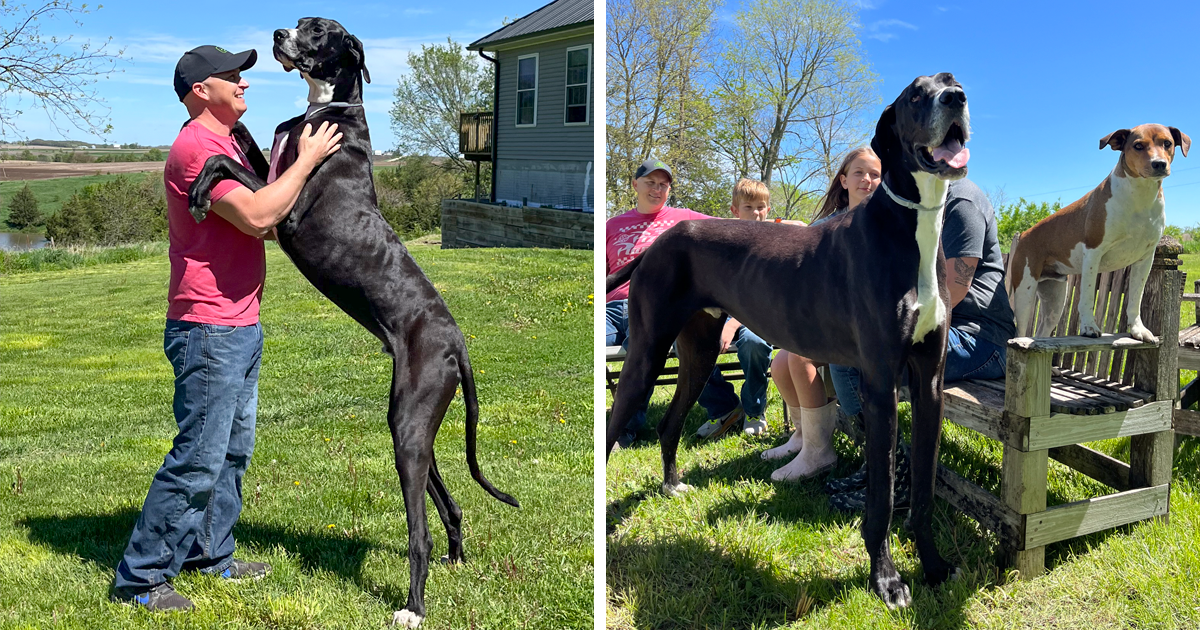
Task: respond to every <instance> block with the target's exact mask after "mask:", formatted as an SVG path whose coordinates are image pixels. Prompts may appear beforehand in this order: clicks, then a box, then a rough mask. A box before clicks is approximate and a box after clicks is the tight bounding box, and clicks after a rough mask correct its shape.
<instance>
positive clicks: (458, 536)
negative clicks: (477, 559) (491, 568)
mask: <svg viewBox="0 0 1200 630" xmlns="http://www.w3.org/2000/svg"><path fill="white" fill-rule="evenodd" d="M429 496H430V498H432V499H433V505H434V506H435V507H437V511H438V516H439V517H441V519H442V525H444V526H445V527H446V537H447V538H448V539H449V541H450V550H449V551H448V552H447V553H446V555H445V556H443V557H442V561H443V562H449V563H457V562H463V561H465V560H466V559H467V558H466V555H465V554H464V553H463V544H462V541H463V538H462V509H460V508H459V507H458V504H457V503H455V502H454V497H452V496H450V491H449V490H448V489H447V488H446V483H445V482H444V481H442V475H441V473H439V472H438V467H437V455H436V454H434V455H431V456H430V458H429Z"/></svg>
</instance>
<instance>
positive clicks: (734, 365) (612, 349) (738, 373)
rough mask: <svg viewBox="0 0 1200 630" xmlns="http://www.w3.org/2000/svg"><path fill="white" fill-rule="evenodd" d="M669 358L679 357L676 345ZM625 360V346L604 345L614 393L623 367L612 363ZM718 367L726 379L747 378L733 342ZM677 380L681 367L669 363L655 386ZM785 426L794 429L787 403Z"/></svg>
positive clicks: (607, 384) (607, 382)
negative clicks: (729, 357)
mask: <svg viewBox="0 0 1200 630" xmlns="http://www.w3.org/2000/svg"><path fill="white" fill-rule="evenodd" d="M725 356H733V357H734V360H733V361H722V360H721V357H725ZM667 358H668V359H676V358H678V357H677V356H676V354H675V348H674V347H672V348H671V352H670V354H668V355H667ZM624 362H625V349H624V348H622V347H621V346H605V347H604V382H605V387H607V388H608V390H609V391H611V392H612V393H613V394H614V395H615V394H616V393H617V381H618V380H620V375H621V369H620V368H619V367H618V368H617V369H616V370H614V369H613V368H612V366H611V365H610V364H612V363H624ZM717 369H718V370H720V371H721V377H722V378H724V379H725V380H726V381H738V380H744V379H745V378H746V374H745V373H744V372H743V371H742V366H741V364H740V363H738V361H737V348H735V347H734V346H733V345H732V344H730V346H729V348H728V349H726V350H725V352H722V353H721V356H719V357H717ZM770 377H771V371H770V370H767V378H768V381H767V385H768V386H769V385H770V383H771V381H770V380H769V379H770ZM677 382H679V367H678V366H675V365H668V366H665V367H664V368H663V371H662V374H659V376H658V380H656V381H654V386H655V387H658V386H660V385H674V384H675V383H677ZM783 428H784V430H785V431H786V432H791V430H792V423H791V420H790V419H789V418H788V412H787V405H783Z"/></svg>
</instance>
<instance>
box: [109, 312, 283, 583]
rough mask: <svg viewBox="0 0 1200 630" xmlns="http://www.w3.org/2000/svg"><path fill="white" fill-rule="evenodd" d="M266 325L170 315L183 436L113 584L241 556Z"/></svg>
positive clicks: (169, 350) (167, 346) (216, 569)
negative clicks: (237, 550) (241, 518)
mask: <svg viewBox="0 0 1200 630" xmlns="http://www.w3.org/2000/svg"><path fill="white" fill-rule="evenodd" d="M262 343H263V335H262V326H261V325H260V324H254V325H253V326H220V325H215V324H197V323H193V322H183V321H176V320H167V326H166V331H165V333H164V339H163V348H164V350H165V351H166V354H167V359H169V360H170V361H171V367H173V368H174V370H175V401H174V405H173V407H174V411H175V422H176V423H177V424H178V425H179V435H177V436H176V437H175V443H174V445H173V446H172V448H171V452H169V453H167V457H166V459H165V460H164V461H163V465H162V468H159V470H158V472H157V473H155V475H154V480H153V481H152V482H151V483H150V490H149V492H148V493H147V494H146V502H145V503H144V504H143V506H142V513H141V515H140V516H138V520H137V524H136V525H134V528H133V534H132V535H131V536H130V538H129V545H128V546H127V547H126V548H125V556H124V558H122V559H121V564H120V565H118V566H117V576H116V580H115V582H114V586H115V587H117V588H144V587H149V586H154V585H156V584H159V583H162V582H164V581H166V580H167V579H168V578H171V577H174V576H176V575H178V574H179V572H180V571H181V570H183V569H198V570H200V571H202V572H205V573H220V572H222V571H224V570H225V569H226V568H227V567H228V566H229V565H230V563H231V562H232V561H233V547H234V543H233V524H234V523H236V522H237V520H238V515H239V514H240V513H241V511H242V475H243V474H245V472H246V467H247V466H248V465H249V464H250V454H251V452H252V451H253V450H254V418H255V409H256V408H257V406H258V369H259V365H260V364H261V362H262Z"/></svg>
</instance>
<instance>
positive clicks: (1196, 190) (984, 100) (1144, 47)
mask: <svg viewBox="0 0 1200 630" xmlns="http://www.w3.org/2000/svg"><path fill="white" fill-rule="evenodd" d="M732 6H734V5H732V4H731V5H729V7H727V8H732ZM1197 7H1198V3H1195V2H1180V1H1175V0H1172V1H1167V2H1156V3H1151V4H1143V3H1140V2H1129V1H1125V2H1057V1H1053V0H1050V1H1042V2H1025V1H1018V2H971V3H959V4H954V3H931V2H905V1H901V0H861V2H860V14H859V18H860V21H861V22H862V25H863V29H862V34H861V37H862V43H863V47H864V49H865V50H866V52H867V55H868V57H869V59H870V61H871V64H872V66H873V67H874V70H875V72H876V73H877V74H878V75H879V77H880V79H881V83H880V86H879V93H880V95H881V96H882V98H883V99H884V101H885V102H891V101H892V100H893V99H894V98H895V97H896V95H897V94H899V93H900V90H901V89H903V87H904V86H905V85H907V84H908V83H909V82H911V81H912V79H913V78H914V77H916V76H917V75H921V74H933V73H936V72H953V73H954V75H955V77H956V78H957V79H958V80H959V82H961V83H962V84H963V86H964V88H965V90H966V93H967V98H968V102H969V104H970V110H971V127H972V137H971V141H970V142H969V143H968V146H969V147H970V148H971V162H970V166H969V175H968V177H970V178H971V179H972V180H973V181H975V182H976V183H977V184H979V185H980V186H982V187H984V188H986V189H994V188H996V187H998V186H1003V187H1004V190H1005V193H1006V195H1007V196H1008V198H1009V199H1010V200H1015V199H1016V198H1017V197H1021V196H1023V197H1025V198H1026V199H1029V200H1034V201H1054V200H1056V199H1059V198H1061V200H1062V202H1063V204H1064V205H1065V204H1067V203H1069V202H1071V201H1074V200H1075V199H1078V198H1079V197H1081V196H1082V195H1083V194H1084V193H1085V192H1087V191H1088V190H1089V189H1091V188H1092V187H1094V186H1096V185H1097V184H1099V183H1100V182H1101V181H1102V180H1103V178H1104V177H1105V176H1106V175H1107V174H1108V173H1109V172H1110V171H1111V170H1112V168H1113V166H1114V165H1115V164H1116V161H1117V153H1115V152H1113V151H1111V150H1109V149H1107V148H1105V149H1104V150H1103V151H1100V150H1098V149H1097V147H1098V146H1099V144H1100V138H1102V137H1104V136H1105V135H1107V134H1108V133H1110V132H1112V131H1115V130H1117V129H1121V128H1128V127H1133V126H1135V125H1139V124H1142V123H1160V124H1164V125H1168V126H1173V127H1178V128H1179V129H1180V130H1181V131H1183V132H1184V133H1186V134H1188V135H1189V136H1191V137H1192V139H1193V141H1194V142H1196V143H1197V144H1196V145H1194V146H1193V152H1192V154H1191V157H1186V158H1185V157H1183V156H1182V155H1181V154H1180V153H1179V152H1178V151H1177V152H1176V154H1175V162H1174V164H1173V165H1172V175H1171V176H1170V177H1168V178H1167V179H1166V180H1164V182H1163V189H1164V194H1165V196H1166V207H1167V222H1168V223H1171V224H1175V225H1179V226H1183V227H1188V226H1192V225H1195V224H1197V223H1200V76H1198V75H1200V71H1198V70H1197V64H1196V59H1197V55H1198V54H1200V53H1198V52H1197V49H1196V45H1195V33H1196V28H1197V26H1200V8H1197ZM880 110H882V105H881V106H880Z"/></svg>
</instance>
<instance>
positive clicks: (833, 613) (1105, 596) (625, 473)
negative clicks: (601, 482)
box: [606, 256, 1200, 630]
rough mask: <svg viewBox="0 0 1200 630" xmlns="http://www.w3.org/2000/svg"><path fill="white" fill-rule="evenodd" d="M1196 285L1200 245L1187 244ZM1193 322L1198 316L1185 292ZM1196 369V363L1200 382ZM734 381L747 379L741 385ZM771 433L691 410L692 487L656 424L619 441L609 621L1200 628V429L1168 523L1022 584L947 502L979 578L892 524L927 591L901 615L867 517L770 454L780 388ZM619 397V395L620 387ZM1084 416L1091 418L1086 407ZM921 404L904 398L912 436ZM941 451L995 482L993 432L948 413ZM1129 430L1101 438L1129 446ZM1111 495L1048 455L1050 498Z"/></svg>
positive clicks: (1126, 533) (845, 468)
mask: <svg viewBox="0 0 1200 630" xmlns="http://www.w3.org/2000/svg"><path fill="white" fill-rule="evenodd" d="M1184 270H1185V271H1188V272H1189V274H1188V275H1189V280H1188V282H1187V287H1188V289H1187V290H1188V291H1191V280H1193V279H1196V278H1200V256H1184ZM1181 317H1182V321H1183V325H1185V326H1186V325H1187V324H1189V323H1191V322H1194V321H1195V315H1194V312H1193V311H1192V307H1191V305H1189V304H1185V305H1184V308H1183V310H1182V313H1181ZM1193 377H1194V373H1186V372H1185V373H1184V374H1182V375H1181V380H1183V381H1184V382H1187V381H1190V380H1191V378H1193ZM736 386H737V387H738V388H739V389H740V386H741V383H740V382H738V383H737V384H736ZM673 393H674V388H673V387H659V388H657V389H656V390H655V395H654V398H653V399H652V401H651V406H650V413H649V424H650V426H654V425H655V424H656V423H657V421H658V419H659V418H661V417H662V415H663V414H664V413H665V412H666V407H667V404H668V402H669V401H670V396H671V395H672V394H673ZM769 395H770V396H771V398H770V403H769V406H768V409H767V416H768V419H769V421H770V422H771V430H770V431H769V432H768V433H766V434H765V435H762V436H759V437H756V438H749V437H746V436H744V435H741V434H737V435H735V436H733V437H730V438H726V439H724V440H721V441H718V442H716V443H708V442H702V441H698V440H696V439H695V438H694V437H693V434H694V433H695V431H696V429H697V428H698V427H699V426H700V424H701V423H703V422H704V411H703V409H701V408H700V407H699V406H698V405H697V406H696V407H693V409H692V410H691V413H690V414H689V416H688V419H687V423H686V426H685V437H684V439H683V441H682V443H681V445H680V451H679V467H680V470H681V472H682V478H683V481H684V482H685V483H688V484H691V485H693V486H695V487H696V489H695V490H694V491H692V492H689V493H687V494H685V495H682V496H681V497H678V498H673V499H672V498H667V497H666V496H664V495H663V494H662V493H661V492H660V490H659V484H660V483H661V482H662V465H661V455H660V451H659V448H658V442H657V439H655V437H654V436H655V434H654V433H653V432H650V431H648V432H645V433H643V436H645V437H646V438H647V439H646V441H641V442H638V443H637V444H635V446H634V447H633V448H629V449H623V450H620V451H617V452H615V453H613V455H612V457H611V458H610V459H609V461H608V472H607V483H606V485H607V499H606V500H607V510H606V522H607V565H608V566H607V593H606V600H607V627H608V628H610V629H620V630H626V629H632V628H638V629H646V628H754V629H766V628H820V629H822V630H826V629H844V628H861V629H864V630H865V629H870V630H875V629H878V628H921V629H928V628H945V629H954V628H1039V629H1040V628H1064V629H1067V628H1071V629H1077V628H1088V629H1093V630H1094V629H1099V628H1163V629H1168V628H1170V629H1174V628H1180V629H1182V628H1189V629H1192V628H1196V627H1200V588H1197V584H1198V583H1200V535H1198V534H1197V532H1198V531H1200V530H1198V528H1200V497H1197V490H1198V489H1200V469H1198V466H1200V457H1198V455H1197V451H1198V450H1200V449H1198V446H1200V441H1198V440H1196V439H1193V438H1187V439H1185V440H1183V443H1182V445H1181V448H1180V450H1179V451H1177V455H1176V460H1175V475H1174V482H1175V483H1174V485H1173V486H1172V488H1171V515H1170V523H1169V524H1163V523H1159V522H1144V523H1140V524H1135V525H1131V526H1125V527H1120V528H1116V529H1113V530H1108V531H1104V532H1099V533H1096V534H1092V535H1089V536H1084V537H1082V538H1077V539H1074V540H1071V541H1068V542H1063V543H1057V544H1052V545H1049V546H1048V547H1047V552H1046V562H1047V566H1048V569H1049V572H1048V573H1047V574H1046V575H1043V576H1041V577H1039V578H1037V579H1035V580H1033V581H1020V580H1017V579H1015V576H1014V575H1012V574H1010V573H1006V572H1003V571H1001V570H1000V569H998V568H997V565H996V564H995V558H994V552H995V550H996V537H995V536H994V535H993V534H991V533H990V532H988V531H987V530H984V529H983V528H981V527H980V526H979V525H978V524H977V523H976V522H975V521H973V520H971V519H969V518H967V517H965V516H963V515H961V514H960V513H958V512H957V511H956V510H954V509H953V508H951V507H949V505H948V504H946V503H945V502H944V501H941V500H938V501H937V507H936V509H935V513H934V520H933V526H934V533H935V536H936V539H937V544H938V548H939V550H940V551H941V553H942V554H943V555H944V556H945V557H946V558H947V559H948V560H950V561H952V562H954V563H955V564H956V565H957V566H959V567H961V568H963V569H965V571H966V579H965V580H962V581H960V582H956V583H949V584H947V585H944V586H942V587H939V588H929V587H927V586H925V584H924V582H923V580H922V577H921V575H922V574H921V572H920V563H919V561H918V559H917V557H916V550H915V547H914V544H913V541H912V538H911V536H910V535H909V534H908V533H907V532H906V531H905V529H904V527H903V525H902V522H903V519H904V517H905V516H906V515H907V512H906V511H901V512H898V513H897V517H896V518H895V519H894V520H893V526H892V537H891V547H892V553H893V557H894V558H895V560H896V563H897V567H898V568H899V570H900V572H901V575H902V576H903V578H904V580H905V582H906V583H908V584H909V586H910V587H912V589H913V605H912V607H911V608H909V609H906V610H902V611H889V610H887V608H886V607H885V606H884V605H883V603H882V602H881V601H880V600H879V599H878V598H876V597H875V596H874V595H872V594H871V593H870V592H869V591H868V590H867V576H868V569H869V561H868V558H867V554H866V550H865V548H864V547H863V542H862V537H861V535H860V533H859V528H860V525H861V518H860V516H859V515H846V514H842V513H839V512H836V511H834V510H832V509H831V508H830V507H829V503H828V495H826V494H825V493H824V491H823V490H822V486H823V482H824V479H822V480H820V481H806V482H801V483H775V482H772V481H771V480H770V474H771V471H772V470H774V469H775V468H777V467H778V466H781V465H782V464H783V463H785V462H786V460H783V461H779V462H766V461H763V460H762V459H761V458H760V457H759V453H761V452H762V451H763V450H765V449H767V448H770V447H772V446H775V445H777V444H780V443H782V441H783V440H784V435H783V432H782V426H781V425H782V422H781V418H782V415H781V413H782V411H781V406H780V405H781V402H780V400H779V397H778V393H777V392H776V391H775V389H774V387H773V386H772V387H771V388H770V389H769ZM608 404H609V406H610V408H611V404H612V397H611V395H609V396H608ZM1081 421H1086V419H1083V418H1081ZM907 424H908V405H907V404H902V405H901V431H902V434H904V433H907ZM944 426H945V430H944V437H943V440H942V449H941V461H942V463H944V464H946V465H948V466H950V467H951V468H954V469H955V470H957V471H958V472H959V473H960V474H963V475H964V476H966V477H967V478H969V479H971V480H973V481H975V482H976V483H980V484H981V485H983V486H984V487H987V488H989V489H990V490H992V491H993V492H998V490H999V481H1000V479H999V465H1000V459H1001V450H1000V448H999V447H998V444H997V443H995V442H991V441H989V440H987V439H986V438H982V437H981V436H979V434H977V433H974V432H971V431H967V430H965V429H961V428H959V427H957V426H955V425H953V424H951V423H948V422H947V423H945V425H944ZM1128 444H1129V441H1128V439H1125V440H1109V441H1105V442H1100V443H1096V444H1093V445H1092V446H1093V447H1094V448H1098V449H1099V450H1102V451H1104V452H1107V453H1109V454H1113V455H1115V456H1118V457H1121V458H1125V459H1127V458H1128V454H1129V453H1128V451H1129V446H1128ZM835 445H836V448H837V451H838V454H839V457H840V462H839V464H838V466H837V469H836V470H835V471H834V473H833V476H838V477H840V476H845V475H847V474H850V473H852V472H853V471H854V470H856V469H857V467H858V466H859V465H860V464H861V462H862V454H861V450H860V449H858V448H856V447H854V446H853V445H852V444H851V443H850V442H849V440H847V439H846V438H845V436H843V435H841V434H840V433H839V434H838V435H837V438H836V441H835ZM1107 492H1111V490H1109V489H1107V488H1106V487H1104V486H1101V485H1099V484H1097V483H1095V482H1093V481H1091V480H1090V479H1088V478H1087V477H1084V476H1082V475H1078V474H1075V473H1071V472H1069V471H1068V469H1066V468H1065V467H1064V466H1062V465H1061V464H1059V463H1058V462H1055V461H1051V462H1050V487H1049V491H1048V497H1047V502H1048V504H1050V505H1056V504H1061V503H1067V502H1070V501H1075V500H1079V499H1084V498H1088V497H1093V496H1098V495H1100V494H1105V493H1107Z"/></svg>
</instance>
